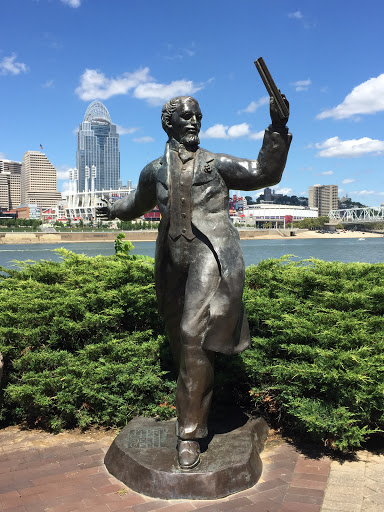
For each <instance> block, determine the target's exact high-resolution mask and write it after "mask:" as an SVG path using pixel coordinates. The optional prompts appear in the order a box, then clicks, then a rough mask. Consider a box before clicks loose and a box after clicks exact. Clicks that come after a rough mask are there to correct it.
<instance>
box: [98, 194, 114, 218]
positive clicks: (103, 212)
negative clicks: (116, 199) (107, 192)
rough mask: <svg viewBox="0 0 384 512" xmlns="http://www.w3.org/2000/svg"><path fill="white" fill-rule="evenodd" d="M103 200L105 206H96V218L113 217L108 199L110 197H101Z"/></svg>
mask: <svg viewBox="0 0 384 512" xmlns="http://www.w3.org/2000/svg"><path fill="white" fill-rule="evenodd" d="M101 201H102V202H103V203H105V204H104V205H103V206H97V207H96V218H97V219H99V220H111V219H113V218H114V217H113V216H112V214H111V206H112V205H111V203H110V202H109V201H108V199H105V198H104V197H102V198H101Z"/></svg>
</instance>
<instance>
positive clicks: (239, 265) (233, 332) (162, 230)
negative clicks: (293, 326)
mask: <svg viewBox="0 0 384 512" xmlns="http://www.w3.org/2000/svg"><path fill="white" fill-rule="evenodd" d="M291 138H292V136H291V134H289V133H288V132H287V131H286V129H285V131H284V130H282V132H277V131H274V130H273V129H272V127H269V128H268V129H267V130H266V131H265V135H264V140H263V145H262V148H261V150H260V152H259V156H258V158H257V160H247V159H241V158H237V157H233V156H229V155H225V154H215V153H211V152H209V151H206V150H205V149H202V148H199V149H198V150H197V153H196V156H195V160H194V173H193V181H192V187H191V196H190V202H191V215H192V224H193V225H194V226H195V227H196V228H197V229H198V230H199V231H200V232H201V233H203V234H204V235H205V237H206V238H207V239H208V240H209V243H210V245H211V250H213V252H214V254H215V257H216V259H217V261H218V265H219V271H220V284H219V286H218V288H217V289H216V291H215V293H214V295H213V297H212V299H211V301H210V304H209V320H208V325H207V329H206V332H205V335H204V339H203V340H202V346H203V348H205V349H207V350H212V351H215V352H221V353H224V354H233V353H237V352H241V351H243V350H245V349H246V348H247V347H248V346H249V344H250V334H249V327H248V321H247V318H246V315H245V313H244V306H243V303H242V294H243V286H244V261H243V256H242V252H241V247H240V243H239V235H238V232H237V230H236V228H235V227H234V226H233V224H232V222H231V220H230V218H229V208H228V202H229V194H228V192H229V190H230V189H234V190H257V189H260V188H264V187H267V186H272V185H275V184H276V183H278V182H279V181H280V179H281V175H282V172H283V170H284V167H285V162H286V158H287V154H288V149H289V145H290V142H291ZM169 161H170V159H169V144H168V143H167V146H166V150H165V154H164V156H162V157H160V158H158V159H157V160H154V161H153V162H151V163H150V164H148V165H147V166H146V167H145V168H144V169H143V171H142V172H141V174H140V179H139V183H138V187H137V189H136V192H135V194H131V195H129V196H127V197H125V198H124V199H121V200H118V201H116V202H115V203H114V204H113V206H112V209H111V213H112V216H114V217H118V218H120V219H122V220H131V219H134V218H137V217H139V216H141V215H143V214H144V213H146V212H147V211H149V210H151V209H152V208H154V207H155V205H156V204H157V205H158V206H159V209H160V212H161V214H162V219H161V222H160V225H159V234H158V238H157V243H156V257H155V261H156V263H155V276H156V293H157V298H158V303H159V312H160V313H162V308H163V303H164V297H165V294H166V293H167V290H166V286H165V282H164V280H163V279H162V277H163V276H164V274H165V273H164V268H165V261H164V257H165V256H164V255H165V254H166V253H167V251H166V250H165V248H166V244H169V243H172V242H170V240H169V237H168V230H169V221H170V212H169V210H170V187H171V179H170V170H169ZM202 264H203V262H202Z"/></svg>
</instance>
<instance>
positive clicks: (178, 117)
mask: <svg viewBox="0 0 384 512" xmlns="http://www.w3.org/2000/svg"><path fill="white" fill-rule="evenodd" d="M202 117H203V116H202V114H201V110H200V107H199V104H198V103H196V101H194V100H191V99H189V98H188V99H185V100H182V101H181V102H180V103H179V105H178V107H177V109H176V110H175V112H174V113H173V114H172V117H171V124H172V131H173V136H174V137H175V139H176V140H178V141H179V142H181V143H182V144H185V145H187V146H195V145H198V144H199V142H200V141H199V132H200V128H201V118H202Z"/></svg>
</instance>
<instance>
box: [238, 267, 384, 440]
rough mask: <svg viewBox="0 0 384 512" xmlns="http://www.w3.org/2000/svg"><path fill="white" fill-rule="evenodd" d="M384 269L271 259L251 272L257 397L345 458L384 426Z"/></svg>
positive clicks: (249, 369)
mask: <svg viewBox="0 0 384 512" xmlns="http://www.w3.org/2000/svg"><path fill="white" fill-rule="evenodd" d="M383 278H384V264H365V263H348V264H346V263H339V262H336V263H326V262H324V261H320V260H309V261H304V262H299V263H295V262H288V261H287V260H286V259H284V258H282V259H281V260H267V261H263V262H261V263H260V264H259V265H257V266H251V267H249V268H248V269H247V273H246V287H245V293H244V300H245V305H246V309H247V314H248V318H249V321H250V327H251V332H252V334H253V336H254V339H253V346H252V348H251V349H250V350H248V351H246V352H244V354H243V355H242V359H243V363H244V365H245V368H246V373H247V377H248V378H249V382H250V384H251V390H250V394H251V398H252V399H253V401H254V403H255V404H256V405H257V406H258V407H261V408H262V409H263V410H265V411H266V412H268V413H270V414H273V416H274V417H279V419H280V421H281V422H282V423H283V424H284V423H285V424H288V425H289V426H290V428H292V429H294V430H296V431H298V432H299V433H301V434H303V433H309V434H310V436H311V437H312V438H313V439H315V440H317V441H319V440H321V441H322V442H324V443H325V444H326V445H330V446H333V447H336V448H339V449H346V448H350V447H356V446H359V445H360V443H361V442H362V441H363V440H365V439H366V438H367V436H368V435H369V434H371V433H372V432H375V431H377V430H378V429H382V428H383V426H384V393H383V392H384V385H383V377H384V317H383V313H384V285H383V282H384V281H383Z"/></svg>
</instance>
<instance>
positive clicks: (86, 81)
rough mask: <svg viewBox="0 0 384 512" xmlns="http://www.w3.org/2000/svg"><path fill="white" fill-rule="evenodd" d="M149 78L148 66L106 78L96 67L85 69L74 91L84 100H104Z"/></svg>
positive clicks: (125, 91)
mask: <svg viewBox="0 0 384 512" xmlns="http://www.w3.org/2000/svg"><path fill="white" fill-rule="evenodd" d="M151 79H152V78H151V76H150V74H149V68H143V69H138V70H137V71H134V72H133V73H128V72H127V73H123V74H122V75H121V76H119V77H117V78H107V77H106V76H105V75H104V73H101V72H100V71H98V70H97V69H86V70H85V71H84V73H83V74H82V76H81V78H80V85H79V87H77V88H76V90H75V92H76V94H77V95H78V96H79V97H80V98H81V99H82V100H84V101H90V100H94V99H101V100H106V99H108V98H110V97H111V96H115V95H117V94H127V93H128V92H129V91H130V90H132V89H134V88H135V87H137V86H138V85H139V84H141V83H143V82H147V81H148V80H151Z"/></svg>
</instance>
